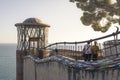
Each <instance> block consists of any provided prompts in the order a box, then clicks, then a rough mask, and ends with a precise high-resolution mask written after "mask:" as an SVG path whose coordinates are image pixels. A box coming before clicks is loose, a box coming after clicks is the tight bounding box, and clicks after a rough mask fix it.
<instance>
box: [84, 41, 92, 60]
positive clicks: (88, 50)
mask: <svg viewBox="0 0 120 80" xmlns="http://www.w3.org/2000/svg"><path fill="white" fill-rule="evenodd" d="M91 54H92V47H91V45H90V41H88V42H87V44H86V45H84V48H83V57H84V61H90V60H91Z"/></svg>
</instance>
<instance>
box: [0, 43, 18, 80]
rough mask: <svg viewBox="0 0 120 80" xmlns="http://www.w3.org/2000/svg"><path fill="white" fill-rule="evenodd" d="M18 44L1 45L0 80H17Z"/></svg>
mask: <svg viewBox="0 0 120 80" xmlns="http://www.w3.org/2000/svg"><path fill="white" fill-rule="evenodd" d="M16 46H17V45H16V44H0V80H16Z"/></svg>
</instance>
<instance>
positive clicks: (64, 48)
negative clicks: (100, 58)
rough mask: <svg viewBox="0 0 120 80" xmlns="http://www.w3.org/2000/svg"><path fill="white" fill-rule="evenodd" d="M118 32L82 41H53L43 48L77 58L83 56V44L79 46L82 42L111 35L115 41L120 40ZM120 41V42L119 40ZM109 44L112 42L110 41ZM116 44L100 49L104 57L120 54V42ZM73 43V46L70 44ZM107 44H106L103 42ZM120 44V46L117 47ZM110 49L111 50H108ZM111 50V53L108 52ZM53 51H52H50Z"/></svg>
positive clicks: (119, 32)
mask: <svg viewBox="0 0 120 80" xmlns="http://www.w3.org/2000/svg"><path fill="white" fill-rule="evenodd" d="M118 34H120V31H116V32H113V33H112V34H109V35H105V36H102V37H98V38H95V39H90V40H85V41H80V42H58V43H53V44H50V45H48V46H46V47H44V48H43V49H48V50H50V51H51V50H52V51H53V52H52V53H55V54H54V55H56V53H58V52H59V54H57V55H63V56H66V55H67V56H68V55H72V56H76V57H75V58H77V56H78V55H79V56H81V55H82V53H81V52H82V49H83V46H79V45H81V44H84V43H86V42H88V41H90V42H92V41H96V40H102V39H105V38H109V37H112V36H113V37H114V39H113V40H114V41H116V40H117V41H118V42H119V41H120V40H118V39H117V36H118ZM119 43H120V42H119ZM109 44H111V43H110V42H109ZM114 44H115V45H113V46H109V47H104V48H100V51H101V52H102V53H104V55H105V56H104V58H108V57H109V58H110V57H113V55H114V57H118V56H119V55H120V51H118V50H119V49H118V48H120V44H116V42H115V43H114ZM70 45H72V46H70ZM103 45H104V46H105V44H103ZM117 46H119V47H117ZM114 47H115V51H114V52H112V51H113V48H114ZM108 50H109V51H108ZM108 52H109V54H108ZM49 53H51V52H49Z"/></svg>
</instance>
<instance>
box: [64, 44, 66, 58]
mask: <svg viewBox="0 0 120 80" xmlns="http://www.w3.org/2000/svg"><path fill="white" fill-rule="evenodd" d="M65 48H66V42H64V56H65Z"/></svg>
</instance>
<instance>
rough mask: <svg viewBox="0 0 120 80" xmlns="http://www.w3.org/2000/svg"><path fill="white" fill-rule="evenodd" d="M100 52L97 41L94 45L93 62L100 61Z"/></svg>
mask: <svg viewBox="0 0 120 80" xmlns="http://www.w3.org/2000/svg"><path fill="white" fill-rule="evenodd" d="M99 51H100V49H99V46H98V44H97V41H94V45H93V46H92V60H93V61H96V60H97V59H98V52H99Z"/></svg>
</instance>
